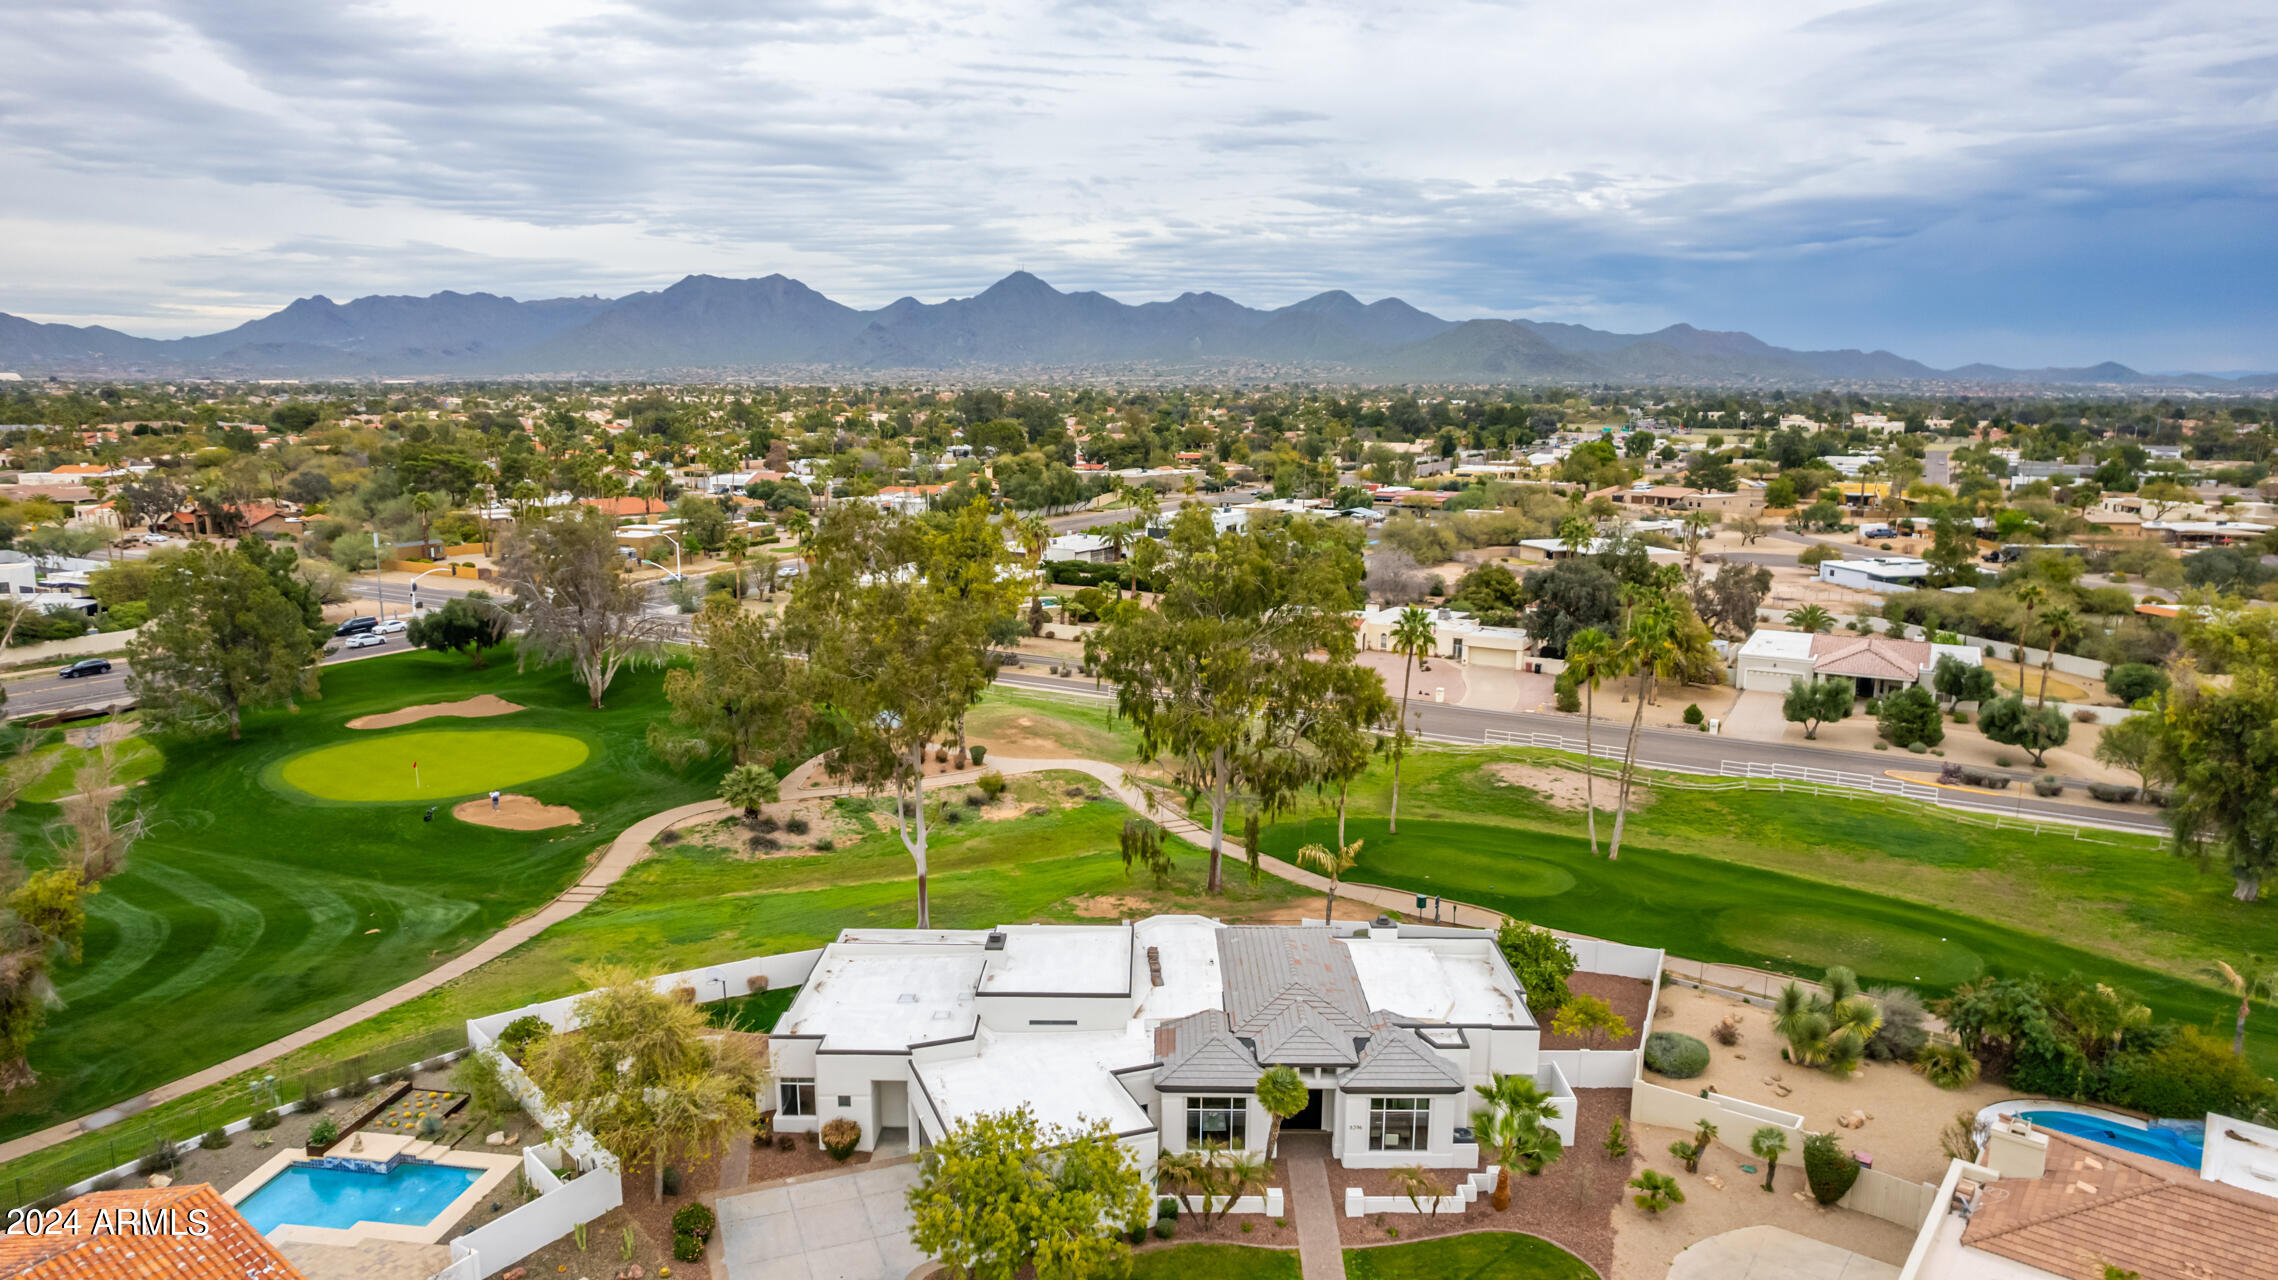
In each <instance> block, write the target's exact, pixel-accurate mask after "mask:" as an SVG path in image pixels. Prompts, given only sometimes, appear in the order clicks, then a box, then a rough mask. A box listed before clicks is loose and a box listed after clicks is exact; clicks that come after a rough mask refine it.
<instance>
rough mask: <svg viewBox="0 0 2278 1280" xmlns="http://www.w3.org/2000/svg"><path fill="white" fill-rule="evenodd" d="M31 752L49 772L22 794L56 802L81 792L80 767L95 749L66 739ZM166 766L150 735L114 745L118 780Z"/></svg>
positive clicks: (113, 760) (131, 779)
mask: <svg viewBox="0 0 2278 1280" xmlns="http://www.w3.org/2000/svg"><path fill="white" fill-rule="evenodd" d="M32 754H33V756H34V757H36V760H35V764H36V767H38V768H40V769H44V770H46V772H45V774H44V775H43V776H42V777H41V778H40V780H39V781H37V782H35V783H33V784H32V785H30V786H28V787H26V788H24V793H23V795H22V796H20V797H19V798H20V799H23V800H29V801H36V802H38V803H40V804H53V803H55V802H56V801H58V800H61V799H63V798H64V797H65V796H68V795H73V794H76V793H77V792H78V790H79V770H80V768H81V767H82V766H84V765H85V764H86V763H87V759H88V757H89V756H90V755H92V754H94V753H93V752H90V751H88V750H87V749H85V748H83V747H74V746H69V745H66V742H51V743H48V744H47V745H46V746H44V747H40V748H38V749H37V750H35V751H34V752H33V753H32ZM51 762H52V763H51ZM165 766H166V753H165V752H164V751H161V750H160V749H159V747H158V745H157V744H156V743H154V742H151V741H150V740H149V739H147V738H128V739H126V740H125V741H123V742H119V743H116V744H114V745H113V746H112V748H111V777H112V779H113V780H114V781H116V782H119V783H136V782H140V781H142V780H143V779H144V778H147V777H149V776H151V775H152V774H154V773H157V772H158V771H159V770H160V769H162V768H164V767H165Z"/></svg>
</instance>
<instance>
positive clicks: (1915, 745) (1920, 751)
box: [1906, 742, 1930, 756]
mask: <svg viewBox="0 0 2278 1280" xmlns="http://www.w3.org/2000/svg"><path fill="white" fill-rule="evenodd" d="M1906 749H1907V750H1908V751H1911V752H1913V753H1914V754H1916V755H1918V756H1919V755H1925V754H1927V753H1928V752H1929V750H1930V748H1929V747H1928V746H1926V745H1924V744H1922V743H1919V742H1909V743H1907V744H1906Z"/></svg>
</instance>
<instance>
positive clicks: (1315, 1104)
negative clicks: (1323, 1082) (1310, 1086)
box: [1281, 1089, 1327, 1130]
mask: <svg viewBox="0 0 2278 1280" xmlns="http://www.w3.org/2000/svg"><path fill="white" fill-rule="evenodd" d="M1326 1096H1327V1094H1326V1093H1324V1092H1323V1091H1322V1090H1320V1089H1314V1090H1311V1091H1310V1092H1309V1094H1308V1096H1307V1097H1306V1099H1305V1109H1304V1110H1303V1111H1300V1112H1298V1113H1297V1114H1296V1115H1293V1116H1291V1117H1290V1118H1289V1119H1287V1120H1284V1121H1282V1122H1281V1127H1282V1128H1283V1129H1284V1130H1288V1129H1304V1130H1315V1129H1319V1128H1321V1127H1322V1124H1323V1121H1322V1118H1321V1100H1322V1099H1323V1098H1324V1097H1326Z"/></svg>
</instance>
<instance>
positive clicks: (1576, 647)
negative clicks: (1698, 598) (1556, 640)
mask: <svg viewBox="0 0 2278 1280" xmlns="http://www.w3.org/2000/svg"><path fill="white" fill-rule="evenodd" d="M1614 661H1615V649H1614V638H1613V637H1612V636H1609V635H1607V634H1606V633H1605V632H1603V631H1600V630H1599V629H1598V628H1596V627H1584V628H1583V629H1582V630H1580V631H1577V632H1575V633H1574V635H1573V638H1572V639H1569V640H1568V641H1567V642H1566V669H1567V670H1568V671H1571V672H1573V673H1574V678H1575V679H1576V680H1577V681H1579V682H1581V685H1582V756H1583V760H1582V803H1583V807H1584V808H1585V809H1586V810H1587V811H1588V813H1589V818H1588V822H1589V826H1590V856H1591V857H1593V858H1595V857H1597V856H1598V751H1597V744H1596V734H1595V732H1594V731H1595V729H1596V727H1597V715H1598V682H1599V681H1600V680H1602V679H1604V678H1605V676H1606V674H1607V673H1608V672H1610V671H1612V670H1613V667H1614Z"/></svg>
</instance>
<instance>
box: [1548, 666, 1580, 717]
mask: <svg viewBox="0 0 2278 1280" xmlns="http://www.w3.org/2000/svg"><path fill="white" fill-rule="evenodd" d="M1551 692H1552V693H1553V694H1554V695H1555V696H1556V698H1557V701H1556V702H1555V703H1554V704H1553V705H1555V706H1556V707H1557V708H1558V709H1559V710H1560V711H1563V712H1565V713H1566V714H1568V715H1573V714H1574V713H1575V712H1577V711H1580V710H1581V709H1582V692H1581V690H1579V689H1577V688H1576V687H1575V683H1574V681H1572V680H1569V679H1567V678H1566V675H1565V673H1563V672H1561V673H1560V674H1559V677H1558V679H1557V680H1556V681H1554V682H1552V684H1551Z"/></svg>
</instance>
